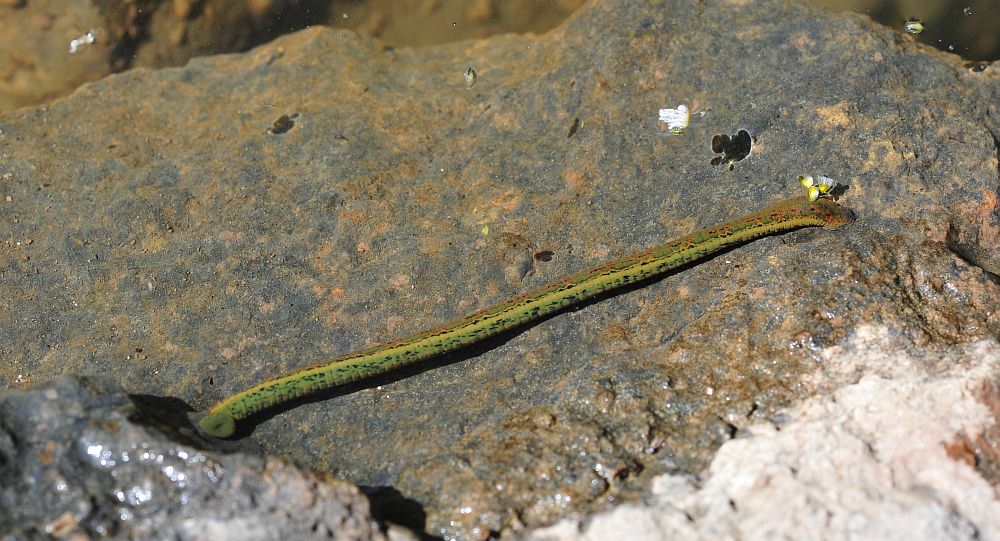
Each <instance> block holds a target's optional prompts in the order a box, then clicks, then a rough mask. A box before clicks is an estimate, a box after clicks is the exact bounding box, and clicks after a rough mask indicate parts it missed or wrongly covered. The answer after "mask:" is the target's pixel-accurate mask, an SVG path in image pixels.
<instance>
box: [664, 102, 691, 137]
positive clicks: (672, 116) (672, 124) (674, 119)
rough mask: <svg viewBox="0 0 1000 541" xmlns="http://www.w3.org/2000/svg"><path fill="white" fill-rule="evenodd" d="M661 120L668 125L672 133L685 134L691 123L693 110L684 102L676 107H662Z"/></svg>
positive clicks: (668, 129)
mask: <svg viewBox="0 0 1000 541" xmlns="http://www.w3.org/2000/svg"><path fill="white" fill-rule="evenodd" d="M660 122H662V123H664V124H666V125H667V131H669V132H670V133H671V134H673V135H683V134H684V131H685V130H687V127H688V124H690V123H691V112H690V111H689V110H688V108H687V105H684V104H683V103H682V104H680V105H678V106H677V108H675V109H660Z"/></svg>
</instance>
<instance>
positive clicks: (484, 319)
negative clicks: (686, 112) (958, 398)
mask: <svg viewBox="0 0 1000 541" xmlns="http://www.w3.org/2000/svg"><path fill="white" fill-rule="evenodd" d="M853 219H854V218H853V213H851V211H850V210H848V209H845V208H844V207H841V206H840V205H838V204H837V203H835V202H833V201H832V200H830V199H825V198H824V199H818V200H816V201H811V202H810V201H809V200H808V199H807V198H806V197H795V198H792V199H788V200H786V201H783V202H781V203H778V204H776V205H773V206H770V207H767V208H765V209H762V210H759V211H757V212H753V213H751V214H748V215H746V216H744V217H742V218H738V219H736V220H733V221H730V222H725V223H721V224H719V225H716V226H714V227H710V228H708V229H703V230H701V231H696V232H694V233H691V234H690V235H687V236H684V237H681V238H679V239H676V240H673V241H670V242H668V243H666V244H663V245H661V246H656V247H653V248H650V249H648V250H646V251H643V252H639V253H637V254H633V255H631V256H628V257H625V258H622V259H617V260H614V261H611V262H608V263H604V264H602V265H598V266H595V267H591V268H589V269H585V270H582V271H580V272H577V273H575V274H571V275H569V276H567V277H565V278H563V279H561V280H557V281H555V282H552V283H550V284H547V285H544V286H542V287H539V288H537V289H534V290H532V291H529V292H528V293H525V294H523V295H520V296H518V297H515V298H513V299H510V300H508V301H504V302H501V303H499V304H496V305H493V306H490V307H488V308H485V309H483V310H480V311H478V312H476V313H474V314H472V315H469V316H466V317H463V318H460V319H456V320H454V321H452V322H449V323H445V324H444V325H441V326H439V327H434V328H432V329H428V330H426V331H422V332H418V333H415V334H411V335H409V336H404V337H403V338H400V339H398V340H394V341H392V342H389V343H387V344H384V345H379V346H374V347H368V348H364V349H361V350H359V351H355V352H352V353H347V354H344V355H340V356H338V357H334V358H332V359H330V360H328V361H324V362H321V363H318V364H314V365H312V366H308V367H306V368H302V369H299V370H296V371H294V372H291V373H289V374H286V375H283V376H278V377H276V378H273V379H270V380H267V381H265V382H263V383H259V384H257V385H254V386H253V387H250V388H249V389H246V390H244V391H240V392H238V393H236V394H234V395H232V396H230V397H228V398H225V399H224V400H222V401H221V402H219V403H218V404H216V405H215V406H212V408H211V409H209V411H208V412H207V414H204V416H203V417H201V419H200V420H199V421H198V422H197V423H198V427H199V429H200V430H201V431H203V432H204V433H206V434H208V435H210V436H214V437H218V438H226V437H229V436H231V435H232V434H233V432H234V431H235V429H236V422H237V421H239V420H241V419H245V418H247V417H249V416H250V415H252V414H254V413H256V412H258V411H261V410H264V409H267V408H271V407H274V406H277V405H279V404H282V403H285V402H288V401H290V400H293V399H296V398H298V397H301V396H304V395H307V394H310V393H314V392H317V391H321V390H324V389H329V388H332V387H335V386H338V385H344V384H348V383H353V382H357V381H360V380H364V379H366V378H370V377H372V376H376V375H379V374H384V373H386V372H389V371H392V370H395V369H397V368H400V367H403V366H408V365H411V364H414V363H416V362H419V361H422V360H424V359H427V358H430V357H433V356H436V355H440V354H442V353H446V352H449V351H454V350H456V349H459V348H462V347H465V346H467V345H470V344H473V343H476V342H479V341H480V340H484V339H486V338H489V337H491V336H495V335H497V334H499V333H501V332H504V331H506V330H508V329H511V328H514V327H517V326H519V325H523V324H525V323H528V322H531V321H534V320H537V319H539V318H543V317H545V316H547V315H549V314H552V313H553V312H556V311H558V310H561V309H563V308H565V307H567V306H570V305H573V304H576V303H579V302H582V301H584V300H587V299H590V298H593V297H594V296H596V295H599V294H601V293H603V292H605V291H609V290H612V289H615V288H619V287H622V286H626V285H628V284H631V283H635V282H638V281H641V280H644V279H646V278H650V277H653V276H656V275H659V274H663V273H665V272H668V271H670V270H672V269H676V268H677V267H680V266H682V265H685V264H688V263H692V262H695V261H698V260H700V259H703V258H705V257H708V256H710V255H712V254H715V253H717V252H719V251H720V250H723V249H725V248H727V247H730V246H733V245H736V244H741V243H744V242H747V241H751V240H754V239H757V238H760V237H763V236H766V235H769V234H772V233H778V232H782V231H789V230H792V229H798V228H802V227H810V226H824V227H834V228H836V227H840V226H843V225H846V224H848V223H850V222H852V221H853Z"/></svg>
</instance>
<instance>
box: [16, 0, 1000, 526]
mask: <svg viewBox="0 0 1000 541" xmlns="http://www.w3.org/2000/svg"><path fill="white" fill-rule="evenodd" d="M469 66H473V67H474V68H475V69H476V71H477V73H478V78H477V83H476V85H475V86H474V87H473V88H471V89H468V88H466V82H465V78H464V73H465V71H466V69H467V68H468V67H469ZM998 77H1000V76H998V74H997V72H996V70H995V69H994V68H993V67H990V68H989V69H987V70H986V71H982V72H973V71H971V70H969V69H967V68H966V67H965V66H964V65H963V64H962V62H961V61H960V59H959V58H957V57H954V56H951V55H947V54H945V53H941V52H939V51H936V50H933V49H931V48H929V47H926V46H923V45H921V44H919V43H917V42H915V41H914V40H912V39H911V38H910V37H909V36H907V35H903V34H900V33H899V32H896V31H893V30H891V29H888V28H884V27H881V26H877V25H874V24H872V23H871V22H870V21H869V20H868V19H866V18H864V17H861V16H856V15H831V14H829V13H826V12H824V11H820V10H818V9H814V8H809V7H803V6H797V5H791V4H786V3H784V2H776V1H763V2H752V3H751V2H722V1H710V2H703V3H693V2H685V1H681V0H672V1H664V2H656V3H635V2H629V3H623V2H611V1H605V2H602V1H596V2H592V3H589V4H588V5H587V6H586V7H585V8H584V9H582V10H581V11H580V12H578V13H576V14H575V15H574V16H573V17H572V18H571V19H570V20H569V21H568V22H567V23H566V24H564V25H562V26H560V27H559V28H557V29H556V30H554V31H552V32H549V33H547V34H545V35H541V36H512V35H507V36H498V37H495V38H491V39H488V40H483V41H479V42H465V43H457V44H450V45H446V46H440V47H428V48H421V49H392V48H386V47H383V46H382V45H381V44H380V43H378V42H376V41H374V40H371V39H366V38H362V37H358V36H357V35H355V34H352V33H349V32H343V31H331V30H327V29H321V28H315V29H311V30H308V31H304V32H301V33H297V34H293V35H290V36H287V37H285V38H282V39H281V40H279V41H277V42H275V43H273V44H270V45H267V46H264V47H261V48H258V49H256V50H253V51H251V52H249V53H246V54H241V55H228V56H217V57H211V58H201V59H196V60H193V61H191V62H190V63H189V64H188V65H186V66H185V67H183V68H178V69H168V70H161V71H143V70H139V71H134V72H130V73H126V74H123V75H120V76H115V77H109V78H107V79H105V80H102V81H101V82H99V83H95V84H93V85H89V86H86V87H84V88H82V89H80V90H79V91H77V92H76V93H74V94H73V95H72V96H71V97H69V98H67V99H65V100H62V101H59V102H57V103H55V104H53V105H51V106H49V107H44V108H37V109H24V110H19V111H16V112H13V113H10V114H7V115H4V116H2V117H0V132H2V133H0V212H2V213H3V217H4V219H3V220H0V239H2V240H0V357H2V358H3V359H4V363H3V364H2V365H0V383H2V384H3V385H5V386H19V387H23V386H29V385H31V384H34V383H39V382H44V381H47V380H50V379H52V378H54V377H57V376H58V375H60V374H62V373H72V374H76V375H81V376H83V375H101V376H108V375H111V376H112V377H114V378H115V380H117V381H118V382H119V383H120V384H121V385H122V386H123V388H125V389H127V390H128V391H129V392H130V393H136V394H146V395H158V396H161V397H162V396H166V397H175V398H178V399H181V400H184V401H186V402H188V403H190V404H191V405H192V406H193V407H195V408H196V409H202V410H203V409H206V408H208V407H210V406H211V405H212V404H213V403H215V402H216V401H218V400H220V399H222V398H224V397H225V396H227V395H229V394H230V393H233V392H235V391H238V390H240V389H243V388H246V387H248V386H251V385H253V384H255V383H257V382H259V381H261V380H263V379H265V378H268V377H271V376H275V375H278V374H281V373H284V372H287V371H290V370H294V369H296V368H300V367H303V366H306V365H308V364H310V363H312V362H315V361H320V360H322V359H325V358H329V357H330V356H332V355H335V354H337V353H341V352H346V351H350V350H353V349H357V348H360V347H364V346H369V345H373V344H378V343H381V342H385V341H388V340H390V339H392V338H394V337H397V336H401V335H403V334H405V333H407V332H410V331H418V330H421V329H423V328H427V327H431V326H434V325H438V324H440V323H443V322H445V321H448V320H450V319H452V318H455V317H459V316H462V315H465V314H466V313H469V312H472V311H474V310H475V309H477V308H481V307H483V306H486V305H488V304H490V303H493V302H497V301H500V300H503V299H506V298H508V297H511V296H514V295H516V294H518V293H520V292H523V291H525V290H527V289H530V288H532V287H535V286H538V285H540V284H543V283H545V282H547V281H549V280H553V279H556V278H559V277H562V276H564V275H566V274H568V273H570V272H572V271H574V270H577V269H580V268H583V267H585V266H588V265H591V264H594V263H598V262H600V261H604V260H607V259H610V258H612V257H615V256H618V255H625V254H627V253H629V252H631V251H634V250H637V249H640V248H644V247H647V246H651V245H654V244H658V243H661V242H662V241H663V240H664V238H670V237H675V236H678V235H680V234H683V233H687V232H689V231H691V230H693V229H695V228H697V227H701V226H709V225H712V224H715V223H718V222H720V221H723V220H728V219H732V218H733V217H736V216H740V215H742V214H744V213H746V212H748V211H751V210H753V209H755V208H758V207H760V206H763V205H765V204H767V203H771V202H773V201H776V200H778V199H782V198H785V197H787V196H789V195H793V194H796V193H799V190H800V188H799V186H798V185H797V183H796V177H797V175H799V174H803V173H811V174H821V175H826V176H829V177H832V178H833V179H835V180H836V181H838V182H840V183H842V184H844V185H846V186H848V187H849V189H848V191H847V193H846V194H845V195H844V197H843V199H842V201H843V202H844V204H846V205H849V206H850V207H852V208H853V209H854V210H855V211H856V213H857V215H858V218H859V220H858V222H857V223H856V224H855V225H854V226H852V227H850V228H848V229H845V230H842V231H824V230H806V231H799V232H795V233H792V234H788V235H782V236H780V237H771V238H766V239H762V240H760V241H758V242H755V243H752V244H750V245H748V246H745V247H741V248H738V249H736V250H733V251H730V252H728V253H726V254H723V255H721V256H719V257H716V258H714V259H711V260H709V261H706V262H704V263H702V264H700V265H697V266H694V267H692V268H689V269H686V270H685V271H683V272H679V273H675V274H674V275H672V276H669V277H667V278H666V279H664V280H662V281H661V282H659V283H656V284H651V285H650V286H649V287H646V288H644V289H638V290H633V291H630V292H628V293H625V294H623V295H620V296H617V297H614V298H611V299H607V300H605V301H604V302H600V303H596V304H592V305H590V306H587V307H585V308H584V309H581V310H579V311H572V312H568V313H566V314H563V315H561V316H558V317H555V318H552V319H550V320H548V321H545V322H542V323H540V324H538V325H535V326H533V327H531V328H529V329H526V330H525V331H524V332H522V333H520V334H519V335H517V336H512V337H508V340H506V341H503V340H498V341H495V342H492V343H490V344H488V345H487V346H488V347H482V348H478V349H474V350H471V351H469V352H465V353H464V354H461V355H457V356H453V357H449V358H448V359H444V360H442V361H440V362H437V363H429V364H428V365H426V366H424V367H419V368H416V369H413V370H410V371H404V372H402V373H400V374H397V375H394V376H393V377H387V378H382V379H379V380H377V381H373V382H370V383H369V384H365V385H359V386H356V387H352V388H347V389H339V390H336V391H333V392H330V393H327V394H324V395H322V396H318V397H315V398H314V399H313V400H311V401H306V402H304V403H299V404H296V407H293V408H285V409H279V410H276V411H272V412H269V413H268V415H267V416H263V417H261V418H259V419H256V421H257V424H256V425H255V426H251V427H250V429H251V430H248V433H247V434H246V437H245V438H243V439H240V440H237V441H233V442H225V443H222V444H221V445H222V446H223V447H224V448H225V449H227V450H242V451H246V452H255V453H257V452H263V453H268V454H270V455H273V456H278V457H282V458H285V459H288V460H291V461H293V462H294V463H296V464H298V465H300V466H303V467H307V468H310V469H313V470H317V471H320V472H324V473H329V474H332V475H335V476H337V477H339V478H343V479H346V480H349V481H351V482H353V483H356V484H358V485H363V486H368V487H372V488H373V489H379V488H382V487H391V488H393V489H395V490H397V491H398V493H399V494H401V495H402V497H404V498H406V499H408V500H410V501H415V502H417V504H419V505H420V506H422V510H423V512H424V513H426V520H424V517H423V516H419V515H420V513H415V514H416V515H418V520H413V521H412V522H408V523H407V524H412V525H413V526H414V527H423V528H425V529H426V530H427V531H429V532H433V533H435V534H439V535H444V536H449V537H456V538H466V539H478V538H483V537H486V536H489V535H491V533H496V532H500V533H504V532H518V531H522V530H523V529H525V528H527V527H534V526H541V525H545V524H549V523H552V522H554V521H556V520H558V519H559V518H561V517H563V516H564V515H566V514H567V513H588V512H593V511H596V510H600V509H602V508H604V507H605V506H607V505H610V504H612V503H618V502H621V501H623V500H626V501H627V500H632V499H637V498H639V497H640V496H641V495H642V493H643V490H644V488H643V487H645V486H646V485H647V483H648V481H649V480H650V479H651V478H652V477H653V476H654V475H656V474H675V475H695V474H697V473H698V472H701V471H703V470H704V468H706V467H708V466H709V464H710V463H711V462H712V459H713V456H714V454H715V451H716V450H717V449H718V448H719V446H720V445H722V444H723V443H725V442H727V441H729V440H730V439H732V438H733V436H734V435H737V434H739V433H740V431H741V430H743V429H745V428H746V427H748V426H749V425H751V424H752V423H755V422H762V421H768V420H770V419H773V418H775V417H776V416H779V415H780V412H782V411H784V408H786V407H787V406H788V405H789V404H791V403H792V402H794V401H797V400H802V399H805V398H807V397H809V396H810V395H812V394H813V393H814V392H815V386H814V385H807V384H805V383H804V382H805V378H807V377H809V376H810V375H811V374H813V373H814V372H815V368H816V365H817V363H818V362H820V359H821V357H820V355H821V353H822V351H823V350H824V349H827V348H829V347H832V346H835V345H837V344H839V343H841V342H842V341H844V340H846V339H848V338H849V337H851V336H852V335H853V334H855V333H856V332H857V329H859V328H860V327H861V326H863V325H868V324H872V323H878V324H880V325H884V326H887V327H889V328H890V329H893V330H894V331H895V332H898V333H899V334H900V336H902V337H903V338H904V339H905V340H907V341H909V343H910V344H911V345H913V346H914V347H950V346H952V345H954V344H960V343H965V342H969V341H973V340H978V339H986V338H990V337H993V338H995V337H997V336H998V335H1000V315H998V313H997V311H996V306H998V305H1000V286H998V281H997V279H996V273H997V270H998V268H1000V267H998V263H1000V255H998V254H1000V250H998V249H997V248H998V247H1000V235H998V231H1000V227H998V220H1000V218H998V203H997V200H998V198H997V193H996V190H997V179H998V169H1000V168H998V163H997V152H998V147H1000V143H998V141H1000V137H998V135H1000V121H998V118H1000V112H998V111H997V105H996V104H997V103H1000V99H998V98H1000V85H998ZM678 103H686V104H688V105H690V106H692V108H694V106H695V105H698V106H700V108H701V110H702V111H704V112H705V115H704V116H700V115H696V116H694V118H693V120H692V123H691V126H690V127H689V128H688V130H687V132H686V133H685V134H684V135H682V136H670V137H667V136H665V135H663V134H662V133H660V132H659V130H658V127H657V122H656V114H657V110H658V109H659V108H664V107H673V106H676V105H677V104H678ZM739 130H746V131H747V132H748V133H749V134H750V135H751V136H752V137H753V139H754V142H753V148H752V151H751V152H750V154H749V156H747V157H746V158H745V159H742V160H739V161H736V162H733V163H726V164H724V165H723V164H720V165H712V162H713V161H714V159H715V158H716V157H717V155H716V153H714V152H713V151H712V139H713V136H714V135H719V134H730V135H732V134H735V133H737V132H738V131H739ZM730 165H731V166H732V168H730V167H729V166H730ZM545 251H550V252H552V257H551V258H535V257H534V256H535V254H537V253H540V252H545ZM545 259H550V260H549V261H546V260H545ZM984 456H986V455H984ZM986 462H987V463H989V460H986ZM983 471H986V469H985V468H984V469H983Z"/></svg>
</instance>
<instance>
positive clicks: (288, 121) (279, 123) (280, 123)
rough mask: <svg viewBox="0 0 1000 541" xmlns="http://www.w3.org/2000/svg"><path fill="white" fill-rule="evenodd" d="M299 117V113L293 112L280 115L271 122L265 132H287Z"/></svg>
mask: <svg viewBox="0 0 1000 541" xmlns="http://www.w3.org/2000/svg"><path fill="white" fill-rule="evenodd" d="M296 118H299V114H298V113H295V114H292V115H281V116H279V117H278V120H275V121H274V124H271V127H270V128H268V129H267V133H269V134H271V135H281V134H284V133H288V132H289V131H290V130H291V129H292V128H294V127H295V119H296Z"/></svg>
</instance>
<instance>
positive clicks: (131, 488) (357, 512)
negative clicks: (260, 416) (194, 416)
mask: <svg viewBox="0 0 1000 541" xmlns="http://www.w3.org/2000/svg"><path fill="white" fill-rule="evenodd" d="M139 417H140V416H138V415H137V412H136V410H135V408H134V407H133V406H132V403H131V402H130V401H129V399H128V397H127V396H126V395H125V394H124V393H123V392H122V390H121V389H119V388H117V386H116V385H113V384H110V385H109V384H107V383H106V382H104V381H102V380H95V379H79V378H74V377H70V376H63V377H60V378H57V379H55V380H53V381H52V382H50V383H47V384H45V385H43V386H40V387H38V388H37V389H33V390H30V391H21V390H6V391H2V392H0V479H3V482H2V483H0V538H2V539H5V540H6V539H11V540H13V539H32V538H34V539H41V538H50V539H51V538H56V539H93V538H115V539H186V540H200V539H205V540H219V539H259V540H268V539H273V540H288V539H343V540H350V539H388V538H387V537H386V535H384V534H383V533H382V531H381V529H380V528H379V527H378V525H377V524H376V523H375V521H374V520H373V519H372V517H371V514H370V513H369V511H368V501H367V499H366V498H365V496H363V495H362V494H361V493H360V492H359V491H358V489H357V487H355V486H353V485H351V484H350V483H346V482H343V481H334V480H331V479H327V478H323V477H322V476H317V475H315V474H310V473H303V472H302V471H300V470H298V469H297V468H295V467H294V466H291V465H288V464H285V463H282V462H280V461H278V460H275V459H272V458H262V457H257V456H252V455H247V454H242V453H235V454H228V455H220V454H217V453H211V452H206V451H205V450H203V449H198V448H195V447H192V446H190V445H184V444H181V443H178V442H177V441H173V440H171V439H170V438H167V437H166V436H165V435H164V434H163V433H161V432H160V431H158V430H151V429H148V428H146V427H144V426H143V425H141V424H138V423H136V422H135V420H136V419H137V418H139ZM393 533H394V538H395V539H404V538H406V537H407V535H406V532H405V531H404V530H401V529H399V528H394V529H393ZM409 538H410V539H415V538H414V537H412V536H409Z"/></svg>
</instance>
